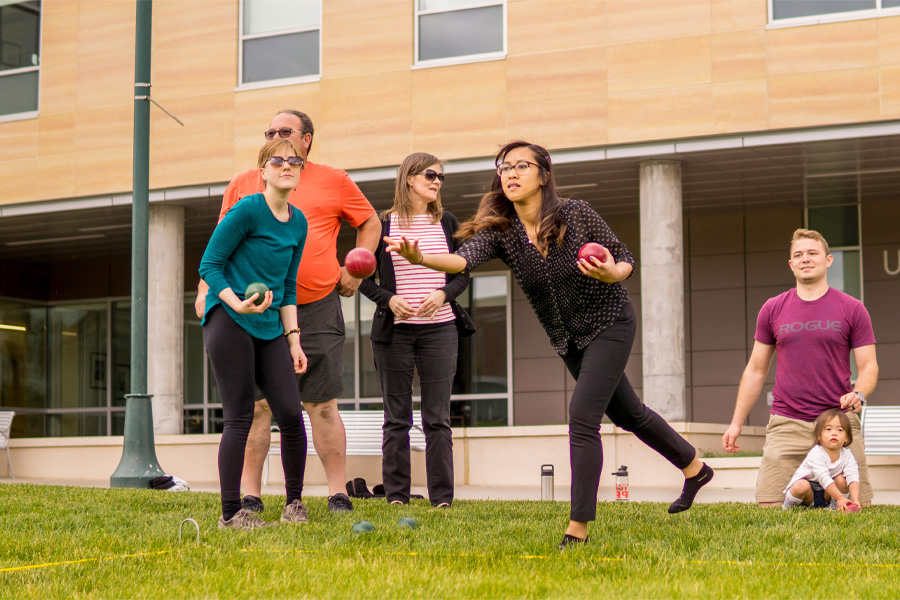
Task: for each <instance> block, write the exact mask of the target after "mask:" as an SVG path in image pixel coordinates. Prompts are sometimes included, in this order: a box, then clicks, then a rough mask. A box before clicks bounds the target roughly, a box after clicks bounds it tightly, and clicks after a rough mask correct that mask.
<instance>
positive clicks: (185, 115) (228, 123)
mask: <svg viewBox="0 0 900 600" xmlns="http://www.w3.org/2000/svg"><path fill="white" fill-rule="evenodd" d="M167 102H168V104H169V106H166V108H168V109H169V110H170V111H172V112H173V113H174V114H176V115H178V118H179V119H181V120H182V121H183V122H184V127H182V126H181V125H179V124H178V123H176V122H175V121H174V120H172V118H171V117H169V116H168V115H166V114H165V113H163V112H162V111H159V110H153V111H151V113H150V142H151V146H150V187H151V188H152V189H156V188H165V187H176V186H181V185H196V184H201V183H206V182H210V181H229V180H230V179H231V178H232V177H233V176H234V172H235V168H234V153H233V151H232V148H233V147H234V125H233V123H234V121H233V117H232V114H233V110H234V93H233V92H231V91H230V90H229V91H228V92H222V93H218V94H207V95H204V96H190V97H186V98H173V99H171V100H169V101H167ZM262 137H263V136H259V138H260V139H259V146H262V143H263V139H262ZM257 150H258V148H257ZM198 158H199V162H198ZM249 166H254V165H252V164H251V165H249ZM249 166H248V168H249Z"/></svg>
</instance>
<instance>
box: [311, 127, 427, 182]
mask: <svg viewBox="0 0 900 600" xmlns="http://www.w3.org/2000/svg"><path fill="white" fill-rule="evenodd" d="M318 131H319V132H320V133H321V136H322V137H321V143H320V145H319V150H318V154H317V156H316V158H315V161H316V162H322V163H325V164H328V165H332V166H335V167H338V168H341V169H345V170H346V169H357V168H363V167H377V166H389V165H396V164H399V163H400V161H401V160H403V158H404V157H405V156H406V155H407V154H409V153H410V152H412V151H413V145H412V120H411V119H410V117H409V115H406V116H403V117H394V118H388V119H363V120H360V121H342V122H337V123H335V122H326V123H324V124H322V125H320V126H319V127H318ZM420 149H421V150H424V151H426V152H431V150H430V149H429V148H416V150H420ZM442 158H443V157H442Z"/></svg>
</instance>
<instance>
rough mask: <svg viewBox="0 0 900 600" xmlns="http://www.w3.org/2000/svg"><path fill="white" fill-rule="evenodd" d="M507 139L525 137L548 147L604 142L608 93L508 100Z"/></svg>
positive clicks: (572, 146) (605, 138)
mask: <svg viewBox="0 0 900 600" xmlns="http://www.w3.org/2000/svg"><path fill="white" fill-rule="evenodd" d="M506 139H509V140H512V139H525V140H528V141H530V142H533V143H536V144H540V145H541V146H544V147H546V148H575V147H579V146H595V145H598V144H605V143H607V134H606V97H605V96H603V97H600V96H577V97H574V98H552V99H549V100H536V101H533V102H515V103H511V104H508V105H507V106H506Z"/></svg>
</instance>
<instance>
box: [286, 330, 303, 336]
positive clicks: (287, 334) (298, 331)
mask: <svg viewBox="0 0 900 600" xmlns="http://www.w3.org/2000/svg"><path fill="white" fill-rule="evenodd" d="M292 333H296V334H297V337H300V329H291V330H290V331H285V332H284V337H287V336H289V335H291V334H292Z"/></svg>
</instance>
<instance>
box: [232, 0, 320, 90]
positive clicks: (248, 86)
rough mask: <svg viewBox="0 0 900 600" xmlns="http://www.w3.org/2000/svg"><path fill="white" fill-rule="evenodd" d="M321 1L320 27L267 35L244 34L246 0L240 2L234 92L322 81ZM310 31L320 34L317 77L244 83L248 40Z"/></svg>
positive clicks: (301, 76) (309, 76)
mask: <svg viewBox="0 0 900 600" xmlns="http://www.w3.org/2000/svg"><path fill="white" fill-rule="evenodd" d="M323 2H324V0H319V1H318V5H319V26H318V27H299V28H296V29H285V30H282V31H274V32H272V31H270V32H266V33H255V34H249V35H245V34H244V5H245V4H246V0H240V2H239V4H238V77H237V86H235V88H234V91H236V92H239V91H244V90H259V89H264V88H271V87H283V86H286V85H297V84H301V83H315V82H318V81H321V80H322V29H323V27H322V3H323ZM310 31H318V32H319V72H318V73H316V74H315V75H300V76H298V77H283V78H281V79H266V80H263V81H254V82H251V83H244V42H245V41H247V40H258V39H262V38H267V37H276V36H281V35H288V34H292V33H306V32H310Z"/></svg>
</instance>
